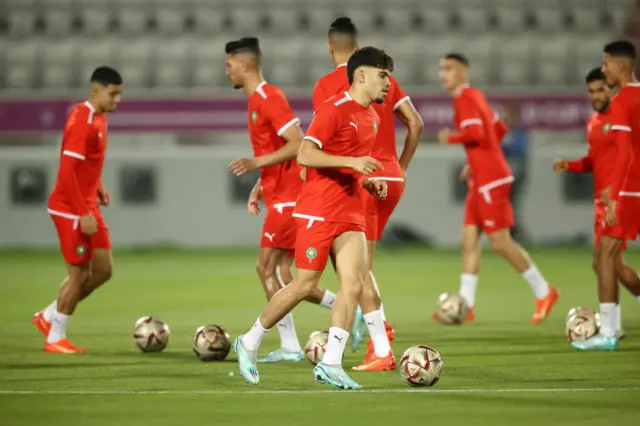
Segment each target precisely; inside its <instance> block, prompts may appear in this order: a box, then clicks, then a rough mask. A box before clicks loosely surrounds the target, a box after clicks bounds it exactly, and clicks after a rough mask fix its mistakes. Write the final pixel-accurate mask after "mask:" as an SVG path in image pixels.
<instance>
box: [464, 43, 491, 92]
mask: <svg viewBox="0 0 640 426" xmlns="http://www.w3.org/2000/svg"><path fill="white" fill-rule="evenodd" d="M498 44H499V43H498V41H497V40H496V38H495V37H493V36H477V37H474V38H471V39H469V40H467V41H465V42H464V44H463V46H462V47H463V49H464V50H463V51H462V53H464V54H465V56H467V58H468V59H469V63H470V66H471V71H470V73H471V79H472V81H473V82H474V83H475V84H478V85H486V84H489V83H495V82H496V73H497V69H496V67H495V65H496V64H495V60H494V59H495V48H496V46H497V45H498Z"/></svg>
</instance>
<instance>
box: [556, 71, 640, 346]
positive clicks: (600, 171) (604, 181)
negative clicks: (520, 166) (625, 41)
mask: <svg viewBox="0 0 640 426" xmlns="http://www.w3.org/2000/svg"><path fill="white" fill-rule="evenodd" d="M586 83H587V90H588V92H589V100H590V101H591V105H592V106H593V109H594V112H593V114H592V115H591V117H590V118H589V122H588V123H587V141H588V146H589V150H588V152H587V155H585V156H584V157H582V158H580V159H577V160H572V161H569V160H564V159H556V160H554V161H553V171H554V172H556V173H564V172H573V173H589V172H593V178H594V196H595V203H594V233H595V247H594V250H593V264H592V265H593V270H594V271H595V272H596V274H597V272H598V263H599V261H600V238H601V236H602V232H603V230H604V228H605V225H606V223H605V218H606V209H607V206H606V204H605V203H604V201H602V199H601V196H600V195H601V193H602V191H603V190H604V189H605V187H606V186H607V185H608V184H609V182H611V177H612V176H613V174H614V173H615V157H616V154H617V149H616V145H615V138H614V132H613V131H612V130H611V118H612V117H611V107H610V103H611V88H610V87H609V85H608V84H607V77H606V76H605V75H604V73H603V72H602V70H601V69H600V68H595V69H593V70H591V71H590V72H589V74H587V77H586ZM626 245H627V244H626V241H625V242H624V243H623V244H622V247H621V249H620V252H618V254H617V256H616V273H617V275H618V280H619V281H620V282H621V283H622V284H623V285H624V286H625V287H626V288H627V290H629V292H630V293H631V294H633V295H634V296H635V297H636V298H637V299H638V300H639V301H640V277H639V276H638V272H637V271H635V270H634V269H633V268H631V267H630V266H629V265H627V264H626V263H625V261H624V259H623V257H622V251H624V250H625V248H626ZM615 331H616V335H617V336H618V337H620V336H622V335H624V332H623V331H622V319H621V315H620V298H619V297H617V299H616V324H615Z"/></svg>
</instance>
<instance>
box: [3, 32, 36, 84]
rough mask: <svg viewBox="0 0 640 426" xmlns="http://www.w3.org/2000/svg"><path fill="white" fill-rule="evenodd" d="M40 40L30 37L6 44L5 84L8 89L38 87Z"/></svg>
mask: <svg viewBox="0 0 640 426" xmlns="http://www.w3.org/2000/svg"><path fill="white" fill-rule="evenodd" d="M41 54H42V45H41V40H39V39H36V38H31V39H29V40H24V41H14V42H12V43H9V44H8V45H7V50H6V56H5V63H6V64H7V68H6V73H5V86H6V87H7V88H10V89H29V88H34V87H39V75H38V71H39V70H40V66H39V64H40V55H41Z"/></svg>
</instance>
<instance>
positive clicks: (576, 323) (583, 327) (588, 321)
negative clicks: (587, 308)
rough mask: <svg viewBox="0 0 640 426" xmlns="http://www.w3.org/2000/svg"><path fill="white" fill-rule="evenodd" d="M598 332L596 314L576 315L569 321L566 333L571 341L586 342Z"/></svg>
mask: <svg viewBox="0 0 640 426" xmlns="http://www.w3.org/2000/svg"><path fill="white" fill-rule="evenodd" d="M597 332H598V322H597V321H596V317H595V315H575V316H573V317H571V318H570V319H569V321H567V326H566V327H565V335H566V336H567V340H569V341H570V342H584V341H585V340H587V339H589V338H590V337H592V336H595V335H596V333H597Z"/></svg>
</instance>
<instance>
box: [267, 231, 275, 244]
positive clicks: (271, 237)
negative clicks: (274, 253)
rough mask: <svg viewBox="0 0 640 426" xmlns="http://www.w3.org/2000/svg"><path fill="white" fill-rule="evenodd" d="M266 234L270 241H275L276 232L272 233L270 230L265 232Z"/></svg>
mask: <svg viewBox="0 0 640 426" xmlns="http://www.w3.org/2000/svg"><path fill="white" fill-rule="evenodd" d="M264 236H265V237H267V238H268V239H269V241H271V242H273V238H274V237H275V236H276V234H270V233H268V232H265V233H264Z"/></svg>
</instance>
